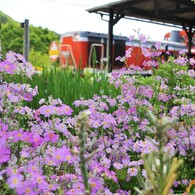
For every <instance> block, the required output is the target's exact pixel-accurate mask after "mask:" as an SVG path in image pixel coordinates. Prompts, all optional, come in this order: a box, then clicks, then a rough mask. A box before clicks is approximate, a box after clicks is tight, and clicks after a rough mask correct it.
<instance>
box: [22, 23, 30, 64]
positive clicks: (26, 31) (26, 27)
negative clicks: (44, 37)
mask: <svg viewBox="0 0 195 195" xmlns="http://www.w3.org/2000/svg"><path fill="white" fill-rule="evenodd" d="M21 27H22V28H24V41H23V44H24V46H23V47H24V48H23V55H24V57H25V59H26V61H28V59H29V48H30V41H29V37H30V36H29V20H27V19H25V20H24V23H21Z"/></svg>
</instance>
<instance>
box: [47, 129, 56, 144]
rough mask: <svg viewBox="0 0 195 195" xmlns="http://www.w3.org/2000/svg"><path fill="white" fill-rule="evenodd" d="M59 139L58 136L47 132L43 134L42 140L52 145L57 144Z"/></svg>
mask: <svg viewBox="0 0 195 195" xmlns="http://www.w3.org/2000/svg"><path fill="white" fill-rule="evenodd" d="M58 138H59V135H56V134H55V133H54V132H52V131H49V132H46V133H45V134H44V140H45V141H51V142H53V143H55V142H57V141H58Z"/></svg>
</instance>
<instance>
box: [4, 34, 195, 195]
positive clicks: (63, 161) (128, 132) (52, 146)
mask: <svg viewBox="0 0 195 195" xmlns="http://www.w3.org/2000/svg"><path fill="white" fill-rule="evenodd" d="M140 39H141V40H142V42H145V37H144V36H143V35H140ZM155 47H156V48H157V49H158V48H160V44H159V43H157V44H156V46H155ZM142 50H143V51H144V53H145V55H147V56H150V57H157V56H158V55H160V53H158V52H157V51H149V52H148V51H146V50H144V48H143V49H142ZM126 56H127V57H130V56H131V49H130V50H128V51H127V52H126ZM179 60H181V59H179ZM189 62H190V63H194V62H193V60H185V63H189ZM183 63H184V61H183V60H182V62H181V63H179V62H178V61H176V60H175V59H174V60H172V61H171V60H170V61H169V64H171V66H172V67H171V68H170V69H169V68H167V72H165V71H162V70H163V68H164V67H165V66H166V64H164V65H162V69H161V67H160V68H159V70H157V71H155V75H153V76H152V77H149V78H142V77H135V76H132V75H131V73H132V69H123V70H121V72H119V73H112V74H111V75H110V78H109V81H110V84H111V85H113V86H115V88H117V89H119V91H120V93H119V94H117V95H116V96H115V97H110V96H108V95H104V94H102V95H101V96H99V95H94V96H93V98H91V99H80V100H76V101H75V102H74V106H75V107H77V108H81V109H80V110H83V111H85V112H84V113H90V115H88V118H87V121H85V122H83V121H82V119H83V118H82V117H81V118H79V116H74V115H73V109H72V108H71V105H66V104H64V103H63V102H62V101H61V100H60V99H54V98H53V97H52V96H49V97H48V99H43V98H42V99H40V101H39V107H38V108H36V109H35V108H30V107H27V106H25V105H24V104H23V102H26V101H31V100H32V99H33V97H34V96H35V95H37V93H38V89H37V87H35V88H32V87H31V86H30V85H28V84H17V83H8V82H6V80H5V79H6V78H7V76H9V75H14V74H22V75H26V76H28V77H31V76H32V74H33V73H34V70H33V68H32V66H30V64H29V63H27V62H26V61H25V60H24V58H23V57H22V56H21V55H19V54H15V53H13V52H9V53H8V55H7V59H6V60H4V61H2V62H1V64H0V75H1V77H2V78H4V81H2V82H1V85H0V92H1V93H0V116H1V118H0V153H1V156H0V181H1V182H0V189H2V190H4V191H7V192H8V193H15V194H18V195H24V194H35V195H38V194H45V195H46V194H67V195H77V194H86V189H87V193H90V194H94V195H95V194H102V195H103V194H104V195H111V194H115V195H119V194H120V195H121V194H124V195H128V194H130V193H131V192H134V186H137V187H139V188H142V187H143V186H142V185H141V184H139V182H138V179H137V178H138V177H139V174H138V173H141V175H142V176H143V178H145V179H146V180H147V178H148V175H147V172H146V170H145V169H144V167H143V164H144V161H143V159H142V155H148V154H153V153H155V152H157V151H158V150H159V142H158V140H159V139H157V138H156V136H158V134H155V133H154V129H152V128H149V127H150V126H152V125H151V123H152V119H151V118H149V117H148V115H147V111H148V110H151V111H153V113H154V114H155V116H157V117H158V118H159V119H160V118H163V116H164V115H165V114H166V115H167V116H169V117H170V120H172V119H173V118H176V120H177V123H176V124H175V126H169V128H168V129H166V132H164V134H163V135H165V137H166V138H167V142H166V145H165V147H164V148H163V152H165V153H167V154H168V157H169V158H172V157H174V156H177V157H178V158H183V159H184V161H185V162H184V168H183V171H184V172H185V173H183V172H182V171H181V172H179V173H178V180H177V181H175V183H174V184H175V185H174V187H173V190H177V189H178V188H179V187H180V186H181V185H178V186H177V185H176V184H179V183H181V182H179V181H182V180H183V181H184V180H185V181H187V182H186V183H182V185H184V188H185V187H186V186H187V185H188V181H191V180H192V179H193V178H192V177H193V174H194V172H193V171H191V172H189V171H188V165H191V166H192V165H193V162H194V158H195V154H194V148H195V139H194V137H195V124H194V117H195V107H194V99H193V96H192V90H194V87H193V86H194V78H193V77H194V72H193V70H190V71H188V70H187V69H185V68H184V64H183ZM181 65H182V66H181ZM169 73H170V75H171V78H170V75H168V74H169ZM173 73H175V74H173ZM167 75H168V76H167ZM183 78H185V80H184V81H183V82H181V80H182V79H183ZM81 115H82V113H81ZM84 119H85V118H84ZM78 120H79V123H78ZM161 125H163V124H161ZM81 129H82V130H83V131H81ZM148 132H149V133H148ZM81 141H82V142H81ZM84 175H85V176H84ZM86 180H87V183H85V182H86ZM181 188H182V186H181ZM184 188H183V189H184Z"/></svg>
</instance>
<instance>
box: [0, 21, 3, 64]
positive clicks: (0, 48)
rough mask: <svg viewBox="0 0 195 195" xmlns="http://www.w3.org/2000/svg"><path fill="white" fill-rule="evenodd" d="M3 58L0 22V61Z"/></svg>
mask: <svg viewBox="0 0 195 195" xmlns="http://www.w3.org/2000/svg"><path fill="white" fill-rule="evenodd" d="M2 60H3V54H2V45H1V23H0V62H1V61H2Z"/></svg>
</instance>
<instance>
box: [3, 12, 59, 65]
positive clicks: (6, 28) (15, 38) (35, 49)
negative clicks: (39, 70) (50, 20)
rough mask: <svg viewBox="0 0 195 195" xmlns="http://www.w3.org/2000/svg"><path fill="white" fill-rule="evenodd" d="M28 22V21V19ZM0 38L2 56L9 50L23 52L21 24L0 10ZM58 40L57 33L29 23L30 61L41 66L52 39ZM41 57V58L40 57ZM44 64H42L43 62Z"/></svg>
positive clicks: (46, 57) (46, 56)
mask: <svg viewBox="0 0 195 195" xmlns="http://www.w3.org/2000/svg"><path fill="white" fill-rule="evenodd" d="M29 23H30V21H29ZM0 24H1V29H0V38H1V43H2V53H3V56H4V55H5V54H6V53H7V52H8V51H9V50H11V51H14V52H17V53H21V54H22V53H23V32H24V29H23V28H22V27H21V24H20V23H19V22H17V21H15V20H14V19H12V18H11V17H9V16H7V15H6V14H4V13H3V12H2V11H0ZM54 40H55V41H58V40H59V35H58V34H57V33H55V32H53V31H50V30H49V29H47V28H42V27H35V26H33V25H31V24H30V56H29V59H30V61H31V63H34V64H35V65H38V66H41V65H42V63H45V59H48V50H49V46H50V43H51V42H52V41H54ZM41 57H42V59H40V58H41ZM43 65H44V64H43Z"/></svg>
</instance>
